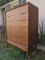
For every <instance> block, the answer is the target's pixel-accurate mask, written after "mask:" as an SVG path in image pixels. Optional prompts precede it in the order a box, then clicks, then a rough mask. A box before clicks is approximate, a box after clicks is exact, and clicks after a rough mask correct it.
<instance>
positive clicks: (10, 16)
mask: <svg viewBox="0 0 45 60" xmlns="http://www.w3.org/2000/svg"><path fill="white" fill-rule="evenodd" d="M6 18H7V20H9V21H13V20H18V19H21V20H22V18H24V19H25V18H26V19H27V18H28V5H25V6H21V7H19V8H16V9H13V10H10V11H8V12H7V13H6Z"/></svg>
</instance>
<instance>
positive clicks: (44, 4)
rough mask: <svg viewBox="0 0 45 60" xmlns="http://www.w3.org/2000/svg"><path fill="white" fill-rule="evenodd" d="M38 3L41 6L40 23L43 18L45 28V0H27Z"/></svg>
mask: <svg viewBox="0 0 45 60" xmlns="http://www.w3.org/2000/svg"><path fill="white" fill-rule="evenodd" d="M27 1H30V2H31V3H33V4H34V5H36V6H37V7H38V8H39V23H40V25H41V22H42V20H43V23H44V29H45V0H27Z"/></svg>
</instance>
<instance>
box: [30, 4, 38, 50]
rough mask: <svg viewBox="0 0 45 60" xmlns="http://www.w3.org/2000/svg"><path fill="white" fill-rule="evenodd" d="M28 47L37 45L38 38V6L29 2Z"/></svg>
mask: <svg viewBox="0 0 45 60" xmlns="http://www.w3.org/2000/svg"><path fill="white" fill-rule="evenodd" d="M29 12H30V13H29V48H31V49H33V48H35V47H36V46H37V40H38V8H37V7H36V6H34V5H32V4H29Z"/></svg>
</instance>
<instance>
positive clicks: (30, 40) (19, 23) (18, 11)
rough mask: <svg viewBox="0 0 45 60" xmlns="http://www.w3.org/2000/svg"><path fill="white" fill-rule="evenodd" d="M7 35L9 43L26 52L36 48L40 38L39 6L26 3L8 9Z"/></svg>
mask: <svg viewBox="0 0 45 60" xmlns="http://www.w3.org/2000/svg"><path fill="white" fill-rule="evenodd" d="M6 36H7V39H6V40H7V43H9V44H12V45H14V46H16V47H18V48H20V49H22V50H24V51H25V52H27V51H28V50H31V49H33V48H35V47H36V44H37V43H36V42H37V39H38V8H37V7H36V6H34V5H33V4H31V3H25V4H22V5H17V6H15V7H14V9H12V10H10V11H7V12H6Z"/></svg>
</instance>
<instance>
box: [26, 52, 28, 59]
mask: <svg viewBox="0 0 45 60" xmlns="http://www.w3.org/2000/svg"><path fill="white" fill-rule="evenodd" d="M26 60H28V51H27V52H26Z"/></svg>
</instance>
